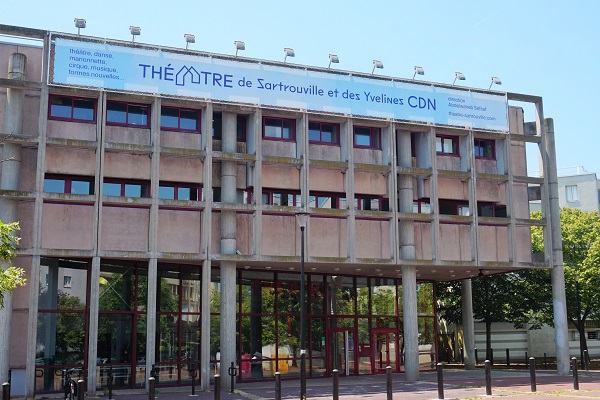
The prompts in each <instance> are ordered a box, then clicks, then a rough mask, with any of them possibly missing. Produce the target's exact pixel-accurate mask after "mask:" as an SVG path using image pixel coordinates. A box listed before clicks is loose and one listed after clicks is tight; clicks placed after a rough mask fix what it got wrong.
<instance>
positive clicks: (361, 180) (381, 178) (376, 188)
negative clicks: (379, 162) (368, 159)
mask: <svg viewBox="0 0 600 400" xmlns="http://www.w3.org/2000/svg"><path fill="white" fill-rule="evenodd" d="M387 182H388V179H387V177H386V176H385V175H383V174H382V173H377V172H375V173H373V172H363V171H355V172H354V192H355V193H361V194H371V195H380V196H384V195H387V194H388V193H387Z"/></svg>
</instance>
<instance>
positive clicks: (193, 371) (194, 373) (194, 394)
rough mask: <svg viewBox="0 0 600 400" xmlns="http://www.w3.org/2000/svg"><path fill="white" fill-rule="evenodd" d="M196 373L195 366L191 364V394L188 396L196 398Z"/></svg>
mask: <svg viewBox="0 0 600 400" xmlns="http://www.w3.org/2000/svg"><path fill="white" fill-rule="evenodd" d="M197 373H198V371H196V369H195V365H194V364H192V365H191V366H190V375H192V394H191V395H190V396H194V397H196V396H198V395H197V394H196V374H197Z"/></svg>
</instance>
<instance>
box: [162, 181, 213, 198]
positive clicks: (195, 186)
mask: <svg viewBox="0 0 600 400" xmlns="http://www.w3.org/2000/svg"><path fill="white" fill-rule="evenodd" d="M164 187H171V188H173V198H166V197H161V196H160V189H161V188H164ZM178 189H190V194H191V191H192V190H195V191H196V200H192V199H189V200H188V199H179V198H178V197H179V190H178ZM157 195H158V198H159V199H160V200H177V201H202V195H203V191H202V185H200V184H198V183H185V182H171V181H168V182H167V181H160V182H159V183H158V193H157ZM190 197H191V196H190Z"/></svg>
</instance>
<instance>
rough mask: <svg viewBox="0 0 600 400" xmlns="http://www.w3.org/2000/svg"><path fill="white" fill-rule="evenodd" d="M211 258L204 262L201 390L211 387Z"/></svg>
mask: <svg viewBox="0 0 600 400" xmlns="http://www.w3.org/2000/svg"><path fill="white" fill-rule="evenodd" d="M210 269H211V265H210V260H204V262H203V263H202V290H201V291H200V293H202V302H201V307H202V311H201V317H200V318H201V323H202V325H201V326H202V329H201V332H202V337H201V338H200V377H199V378H200V382H199V383H200V390H208V389H209V388H210V359H211V354H210V275H211V274H210V272H211V271H210Z"/></svg>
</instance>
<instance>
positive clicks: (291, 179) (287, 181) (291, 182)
mask: <svg viewBox="0 0 600 400" xmlns="http://www.w3.org/2000/svg"><path fill="white" fill-rule="evenodd" d="M262 168H263V178H262V180H263V187H264V188H265V189H266V188H273V189H291V190H300V170H299V169H298V168H296V167H287V166H283V165H274V164H263V167H262Z"/></svg>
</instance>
